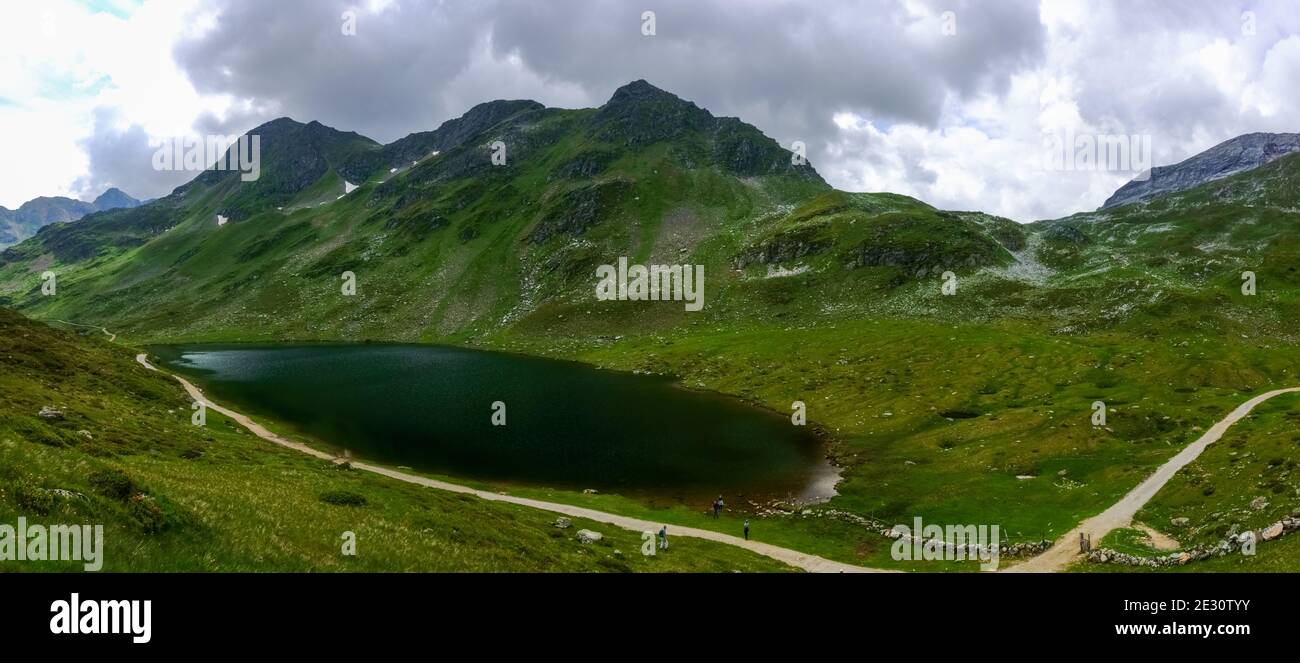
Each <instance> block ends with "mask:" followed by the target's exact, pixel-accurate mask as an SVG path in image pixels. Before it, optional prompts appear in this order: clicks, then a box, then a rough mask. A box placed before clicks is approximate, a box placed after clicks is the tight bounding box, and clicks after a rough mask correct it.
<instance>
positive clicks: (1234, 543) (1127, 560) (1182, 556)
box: [1085, 516, 1300, 568]
mask: <svg viewBox="0 0 1300 663" xmlns="http://www.w3.org/2000/svg"><path fill="white" fill-rule="evenodd" d="M1297 530H1300V517H1295V516H1293V517H1290V518H1283V519H1282V520H1279V521H1278V522H1275V523H1273V524H1272V525H1269V526H1268V527H1265V528H1264V529H1262V530H1260V531H1257V532H1256V531H1248V532H1242V533H1240V534H1235V535H1232V536H1229V537H1228V538H1226V539H1223V540H1222V541H1220V542H1219V543H1217V544H1215V545H1205V546H1196V547H1195V548H1191V549H1189V550H1184V551H1181V552H1175V553H1170V554H1168V555H1158V556H1153V557H1148V556H1144V555H1130V554H1128V553H1122V552H1119V551H1117V550H1112V549H1110V548H1098V549H1097V550H1094V551H1092V552H1090V553H1088V555H1087V556H1086V557H1085V559H1087V560H1088V561H1089V562H1091V563H1093V564H1120V565H1123V566H1145V567H1149V568H1158V567H1162V566H1181V565H1183V564H1189V563H1191V562H1199V561H1201V560H1205V559H1210V558H1211V557H1223V556H1225V555H1228V554H1231V553H1235V552H1238V551H1240V550H1241V549H1242V547H1243V546H1246V545H1248V544H1255V543H1259V542H1260V541H1275V540H1277V539H1279V538H1281V537H1283V536H1286V535H1288V534H1292V533H1294V532H1296V531H1297Z"/></svg>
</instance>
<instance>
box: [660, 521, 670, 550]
mask: <svg viewBox="0 0 1300 663" xmlns="http://www.w3.org/2000/svg"><path fill="white" fill-rule="evenodd" d="M659 549H660V550H668V526H667V525H664V526H663V528H662V529H660V530H659Z"/></svg>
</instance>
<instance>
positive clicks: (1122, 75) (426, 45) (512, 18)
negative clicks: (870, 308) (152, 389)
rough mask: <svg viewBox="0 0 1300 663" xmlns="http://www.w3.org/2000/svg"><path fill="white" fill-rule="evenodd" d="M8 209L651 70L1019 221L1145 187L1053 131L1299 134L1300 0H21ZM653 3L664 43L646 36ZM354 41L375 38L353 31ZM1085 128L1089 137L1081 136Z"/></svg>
mask: <svg viewBox="0 0 1300 663" xmlns="http://www.w3.org/2000/svg"><path fill="white" fill-rule="evenodd" d="M4 9H5V11H4V12H3V17H2V18H0V149H2V151H0V154H3V156H4V158H3V159H0V205H4V206H7V207H10V208H13V207H16V206H17V205H19V204H21V203H22V202H23V201H25V200H27V199H30V198H33V197H35V196H39V195H68V196H73V197H81V198H83V199H90V198H93V197H94V196H95V195H97V194H99V193H100V192H101V191H103V190H104V189H105V188H107V187H109V186H117V187H120V188H122V189H123V190H125V191H127V192H128V193H130V194H132V195H134V196H136V197H141V198H144V197H156V196H161V195H165V194H167V193H168V192H169V191H170V190H171V189H172V188H173V187H175V186H176V185H178V184H181V183H182V182H183V181H184V180H186V179H188V178H189V176H190V175H192V174H186V173H174V172H157V171H155V170H153V168H152V167H151V165H150V156H151V155H152V153H153V151H154V148H153V147H151V146H150V141H158V140H160V139H166V138H172V137H176V136H182V135H194V134H199V135H202V134H213V133H219V134H235V133H242V132H244V131H246V130H248V129H250V128H252V127H254V126H256V125H258V124H260V123H262V122H264V121H266V120H269V119H273V118H275V117H279V116H282V115H288V116H290V117H292V118H294V119H296V120H299V121H302V122H306V121H309V120H319V121H321V122H323V123H325V124H327V125H330V126H333V127H336V128H339V129H344V130H354V131H358V132H360V133H362V134H364V135H367V136H370V137H371V138H374V139H375V140H378V141H380V142H389V141H392V140H395V139H397V138H400V137H401V136H404V135H406V134H408V133H410V132H413V131H422V130H429V129H432V128H435V127H437V126H438V124H440V123H441V122H443V121H444V120H447V119H449V118H453V117H456V116H458V115H460V114H461V113H463V112H464V111H465V110H466V109H468V108H469V107H470V106H472V105H474V104H475V103H478V102H481V101H486V100H491V99H500V98H508V99H519V98H529V99H535V100H537V101H540V102H542V103H545V104H547V105H549V106H561V107H569V108H575V107H587V106H598V105H600V104H601V103H603V102H604V101H605V100H606V99H607V98H608V97H609V95H610V94H611V93H612V92H613V90H614V89H615V88H617V87H618V86H619V85H622V84H624V83H626V82H628V81H631V80H635V79H638V78H644V79H646V80H649V81H650V82H651V83H654V84H655V85H658V86H659V87H662V88H664V89H666V90H669V91H671V92H674V93H676V94H678V95H680V96H682V97H684V98H686V99H689V100H691V101H695V102H696V103H698V104H700V105H701V106H704V107H705V108H708V109H709V110H711V111H712V112H713V113H714V114H716V115H732V116H738V117H740V118H742V119H744V120H745V121H747V122H750V123H751V124H754V125H756V126H757V127H759V128H760V129H762V130H763V131H764V132H765V133H767V134H768V135H769V136H771V137H773V138H775V139H776V140H777V141H779V142H781V144H783V145H786V146H789V145H791V144H792V143H793V142H794V141H802V142H804V143H805V144H806V145H807V149H808V156H809V159H810V160H811V161H812V163H813V165H814V166H815V167H816V168H817V169H818V171H819V172H821V173H822V175H823V176H824V177H825V178H826V179H827V180H828V181H829V182H830V183H831V184H833V185H835V186H837V187H839V188H843V189H848V190H854V191H894V192H898V193H904V194H908V195H912V196H916V197H918V198H921V199H922V200H925V201H926V202H929V203H931V204H934V205H937V206H939V207H943V208H948V209H978V210H983V211H988V212H992V213H996V214H1001V215H1004V216H1008V217H1011V218H1013V219H1016V220H1018V221H1031V220H1035V219H1040V218H1052V217H1058V216H1063V215H1066V214H1069V213H1072V212H1077V211H1082V210H1088V209H1093V208H1096V207H1097V206H1099V205H1100V204H1101V203H1102V201H1103V200H1105V198H1106V197H1107V196H1108V195H1109V194H1110V193H1111V192H1113V191H1114V190H1115V188H1117V187H1118V186H1119V185H1121V184H1122V183H1123V182H1124V181H1126V180H1127V179H1129V178H1130V177H1131V176H1132V173H1125V172H1062V171H1060V170H1054V169H1050V168H1045V167H1044V165H1043V164H1044V152H1045V147H1044V145H1045V142H1046V141H1045V138H1046V137H1048V136H1057V137H1060V136H1065V135H1111V134H1124V135H1143V136H1148V135H1149V136H1150V137H1151V146H1152V149H1153V151H1154V156H1153V160H1154V163H1155V164H1157V165H1159V164H1164V163H1172V162H1176V161H1178V160H1181V159H1183V158H1185V157H1187V156H1190V155H1191V154H1194V153H1196V152H1198V151H1201V150H1203V149H1205V148H1208V147H1211V146H1213V145H1214V144H1216V143H1218V142H1221V141H1223V140H1226V139H1228V138H1231V137H1233V136H1236V135H1239V134H1243V133H1248V132H1252V131H1286V132H1294V131H1300V113H1298V112H1297V111H1300V94H1297V87H1298V86H1297V85H1296V83H1297V82H1300V12H1297V11H1296V10H1295V3H1294V1H1293V0H1167V1H1165V0H1146V1H1140V2H1138V1H1133V0H1042V1H1041V2H1036V1H1033V0H1006V1H999V0H797V1H796V0H791V1H787V0H607V1H602V0H545V1H542V0H514V1H511V0H353V1H346V0H339V1H336V0H161V1H156V2H155V1H145V2H140V1H137V0H81V1H75V0H40V1H39V2H38V1H34V0H29V1H25V2H16V1H13V0H7V1H6V2H5V4H4ZM646 11H652V12H654V31H653V32H654V34H653V35H646V34H644V33H645V32H646V31H647V30H646V29H645V27H646V25H645V21H644V20H643V18H642V17H643V15H644V13H645V12H646ZM350 26H355V34H345V33H346V32H351V30H348V29H347V28H348V27H350ZM1067 132H1068V133H1067Z"/></svg>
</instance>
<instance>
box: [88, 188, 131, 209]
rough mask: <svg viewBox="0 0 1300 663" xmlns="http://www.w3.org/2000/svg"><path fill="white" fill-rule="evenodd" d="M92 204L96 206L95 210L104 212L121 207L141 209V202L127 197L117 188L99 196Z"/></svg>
mask: <svg viewBox="0 0 1300 663" xmlns="http://www.w3.org/2000/svg"><path fill="white" fill-rule="evenodd" d="M91 204H92V205H94V206H95V209H97V210H100V211H103V210H109V209H117V208H119V207H139V205H140V201H139V200H136V199H135V198H133V197H131V196H129V195H127V194H126V193H125V192H124V191H122V190H121V189H119V188H117V187H111V188H109V189H108V190H107V191H105V192H104V193H101V194H99V197H98V198H95V200H94V202H92V203H91Z"/></svg>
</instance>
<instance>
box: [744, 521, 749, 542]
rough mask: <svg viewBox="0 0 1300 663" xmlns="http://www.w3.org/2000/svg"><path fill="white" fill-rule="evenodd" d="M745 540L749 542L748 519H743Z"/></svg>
mask: <svg viewBox="0 0 1300 663" xmlns="http://www.w3.org/2000/svg"><path fill="white" fill-rule="evenodd" d="M745 540H746V541H748V540H749V519H748V518H746V519H745Z"/></svg>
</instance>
